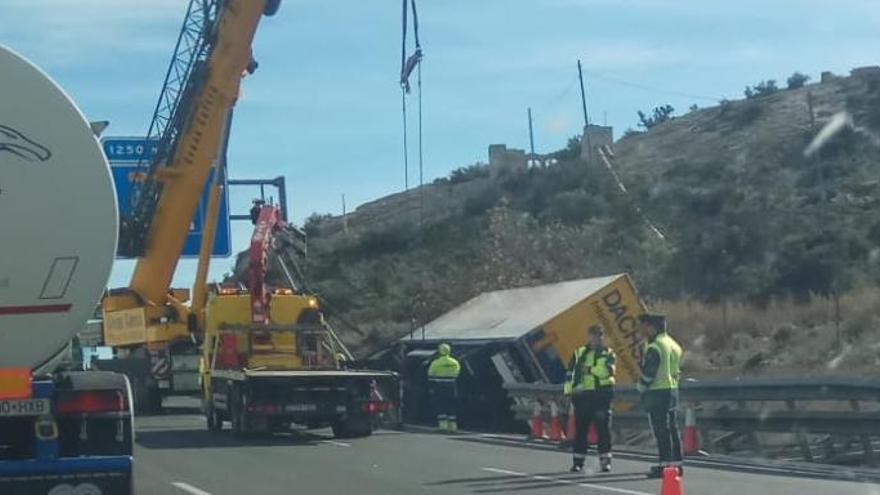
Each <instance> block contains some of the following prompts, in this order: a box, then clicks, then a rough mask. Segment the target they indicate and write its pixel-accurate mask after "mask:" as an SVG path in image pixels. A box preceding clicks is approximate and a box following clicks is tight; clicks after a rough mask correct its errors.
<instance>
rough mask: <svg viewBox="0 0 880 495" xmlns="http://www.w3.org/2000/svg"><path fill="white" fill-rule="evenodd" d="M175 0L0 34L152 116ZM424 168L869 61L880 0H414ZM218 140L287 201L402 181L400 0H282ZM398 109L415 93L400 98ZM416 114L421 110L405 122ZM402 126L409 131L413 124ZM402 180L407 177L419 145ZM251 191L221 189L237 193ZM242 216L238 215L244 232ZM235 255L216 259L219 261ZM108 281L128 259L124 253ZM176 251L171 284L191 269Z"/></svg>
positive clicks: (97, 112)
mask: <svg viewBox="0 0 880 495" xmlns="http://www.w3.org/2000/svg"><path fill="white" fill-rule="evenodd" d="M185 6H186V0H113V1H111V0H76V1H72V0H2V4H0V14H2V18H3V20H4V22H2V23H0V43H2V44H4V45H7V46H10V47H12V48H14V49H15V50H17V51H19V52H21V53H22V54H24V55H25V56H27V57H29V58H30V59H32V60H33V61H34V62H36V63H37V64H38V65H40V66H41V67H43V68H44V69H45V70H46V71H47V72H48V73H49V74H51V75H52V76H53V77H54V78H55V79H56V80H57V81H58V82H59V83H60V84H61V85H62V86H64V87H65V88H66V90H67V91H68V92H69V93H70V94H71V95H72V96H73V98H74V99H75V100H76V101H77V102H78V103H79V105H80V106H81V107H82V109H83V111H84V112H85V113H86V115H87V116H88V117H89V118H91V119H93V120H103V119H107V120H110V121H111V123H112V125H111V127H110V128H109V129H108V131H107V134H108V135H138V134H142V133H144V132H145V130H146V126H147V125H148V123H149V118H150V115H151V111H152V109H153V106H154V104H155V99H156V97H157V95H158V91H159V89H160V85H161V83H162V78H163V76H164V71H165V69H166V67H167V63H168V58H169V57H170V53H171V50H172V48H173V44H174V42H175V40H176V36H177V32H178V29H179V26H180V22H181V19H182V16H183V13H184V10H185ZM419 8H420V12H419V14H420V17H421V34H422V44H423V47H424V51H425V62H424V67H423V79H424V93H423V98H424V140H425V148H424V149H425V176H426V180H431V179H433V178H435V177H438V176H443V175H447V174H448V173H449V171H450V170H452V169H454V168H457V167H459V166H463V165H468V164H471V163H474V162H476V161H484V160H485V159H486V149H487V146H488V145H489V144H491V143H507V144H508V145H510V146H516V147H521V148H527V147H528V131H527V121H526V108H527V107H529V106H531V107H532V108H533V112H534V115H535V140H536V147H537V149H538V151H539V152H545V151H552V150H555V149H558V148H560V147H562V146H563V145H564V144H565V141H566V139H567V138H568V137H569V136H571V135H574V134H576V133H578V132H579V129H580V126H581V124H582V117H581V115H580V101H579V96H578V92H577V87H576V79H575V78H576V60H577V59H578V58H581V59H582V60H583V64H584V68H585V70H586V79H587V80H586V84H587V93H588V107H589V111H590V113H591V119H592V120H593V121H594V122H599V123H602V122H604V121H605V120H606V119H607V123H608V124H611V125H613V126H614V127H615V135H616V136H619V135H620V134H621V133H622V132H623V131H624V130H625V129H626V128H627V127H635V124H636V121H637V117H636V111H637V110H639V109H650V108H652V107H654V106H657V105H660V104H666V103H669V104H671V105H673V106H674V107H675V108H676V109H678V110H679V111H685V110H686V109H687V108H688V107H689V106H690V105H691V104H694V103H696V104H698V105H700V106H708V105H711V104H712V99H721V98H731V99H732V98H739V97H741V95H742V90H743V87H744V86H745V85H746V84H749V83H754V82H757V81H759V80H761V79H767V78H775V79H777V80H779V81H780V82H782V83H783V84H784V80H785V78H786V77H787V76H788V75H789V74H791V73H792V72H794V71H795V70H799V71H802V72H805V73H807V74H809V75H811V76H812V77H813V78H814V79H817V78H818V75H819V73H820V72H821V71H822V70H832V71H834V72H837V73H846V72H847V71H848V70H849V69H850V68H852V67H854V66H860V65H872V64H878V63H880V9H878V8H877V4H876V0H836V1H834V2H830V1H826V0H763V1H759V0H739V1H721V0H713V1H706V0H667V1H661V0H540V1H535V0H480V1H479V2H472V1H469V2H465V1H460V0H459V1H453V0H429V1H425V0H422V1H420V2H419ZM254 53H255V56H256V58H257V60H258V61H259V62H260V64H261V65H260V69H259V70H258V71H257V73H256V74H254V76H252V77H250V78H248V79H247V80H246V81H245V82H244V86H243V94H242V96H241V99H240V101H239V103H238V106H237V107H236V115H235V122H234V124H233V131H232V132H233V134H232V137H231V142H230V152H229V156H230V176H232V177H235V178H258V177H274V176H277V175H281V174H283V175H285V176H286V177H287V179H288V188H289V196H290V198H289V199H290V205H291V209H292V212H291V213H292V215H293V218H294V219H296V220H297V221H301V220H302V219H303V218H304V217H306V216H308V215H309V214H310V213H312V212H314V211H318V212H331V213H339V212H340V210H341V200H340V197H341V195H342V194H343V193H344V194H345V195H346V198H347V202H348V205H349V208H352V207H353V206H356V205H358V204H360V203H363V202H366V201H369V200H372V199H375V198H377V197H380V196H383V195H385V194H388V193H391V192H394V191H398V190H400V189H402V188H403V160H402V140H401V115H400V110H401V108H400V89H399V87H398V85H397V76H398V71H399V63H400V60H399V57H400V2H399V0H384V1H379V0H359V1H355V0H347V1H336V2H333V1H328V0H299V1H293V0H284V1H283V2H282V7H281V10H280V11H279V13H278V14H277V15H276V16H275V17H272V18H267V19H265V20H264V22H263V24H262V27H261V29H260V31H259V32H258V33H257V39H256V42H255V46H254ZM410 108H411V109H412V110H414V109H415V100H414V99H411V105H410ZM411 124H412V127H411V129H412V130H413V133H414V129H415V121H414V120H413V121H412V122H411ZM411 135H414V134H411ZM410 163H411V166H412V167H413V168H412V169H411V172H410V177H411V180H412V178H413V177H415V176H416V174H417V170H416V169H415V166H414V164H415V157H414V156H413V157H412V158H411V160H410ZM249 200H250V192H240V193H238V194H234V195H233V197H232V203H233V207H234V208H235V207H238V208H243V207H246V205H247V204H248V203H249ZM249 231H250V226H249V225H239V226H237V227H235V228H234V230H233V239H234V247H235V248H236V249H241V248H244V247H245V246H246V245H247V239H248V236H249ZM230 264H231V262H230V261H228V260H224V259H219V260H216V261H215V263H214V268H213V270H212V273H213V274H214V275H220V274H222V273H223V272H224V271H226V270H228V268H229V266H230ZM118 265H119V266H118V267H117V269H116V270H115V271H114V275H113V280H112V281H111V283H112V284H114V285H119V284H124V283H125V280H126V277H127V274H128V271H129V270H130V264H129V263H119V264H118ZM192 265H193V264H192V263H191V262H184V263H183V264H182V265H181V267H180V270H179V274H178V277H176V283H177V284H182V285H187V284H189V283H190V281H191V278H192V273H193V266H192Z"/></svg>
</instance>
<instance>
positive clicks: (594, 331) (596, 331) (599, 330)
mask: <svg viewBox="0 0 880 495" xmlns="http://www.w3.org/2000/svg"><path fill="white" fill-rule="evenodd" d="M587 332H589V334H590V335H605V327H603V326H602V325H590V327H589V328H587Z"/></svg>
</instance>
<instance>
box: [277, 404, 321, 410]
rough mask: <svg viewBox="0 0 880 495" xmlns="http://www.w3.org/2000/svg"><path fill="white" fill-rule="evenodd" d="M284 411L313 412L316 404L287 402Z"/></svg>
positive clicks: (316, 408) (316, 407)
mask: <svg viewBox="0 0 880 495" xmlns="http://www.w3.org/2000/svg"><path fill="white" fill-rule="evenodd" d="M284 410H285V411H286V412H314V411H317V410H318V406H317V405H316V404H288V405H287V406H285V407H284Z"/></svg>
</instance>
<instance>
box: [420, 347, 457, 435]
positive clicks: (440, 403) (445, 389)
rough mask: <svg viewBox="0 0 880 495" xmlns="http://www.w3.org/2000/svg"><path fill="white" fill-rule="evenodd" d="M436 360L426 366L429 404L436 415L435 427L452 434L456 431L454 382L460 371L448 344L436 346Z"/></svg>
mask: <svg viewBox="0 0 880 495" xmlns="http://www.w3.org/2000/svg"><path fill="white" fill-rule="evenodd" d="M437 354H438V356H437V358H436V359H434V360H433V361H431V365H430V366H428V386H429V392H430V394H431V404H432V406H433V409H434V412H435V413H436V414H437V426H438V427H439V428H440V431H448V432H454V431H456V430H457V429H458V420H457V418H456V414H455V410H456V395H457V394H456V387H455V381H456V379H457V378H458V373H459V372H460V371H461V365H460V364H459V363H458V360H456V359H455V358H454V357H452V347H450V346H449V344H445V343H444V344H440V345H439V346H437Z"/></svg>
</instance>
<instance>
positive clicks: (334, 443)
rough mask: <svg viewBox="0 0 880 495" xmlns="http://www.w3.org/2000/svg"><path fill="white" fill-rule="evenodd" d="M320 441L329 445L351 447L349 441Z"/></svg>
mask: <svg viewBox="0 0 880 495" xmlns="http://www.w3.org/2000/svg"><path fill="white" fill-rule="evenodd" d="M321 443H329V444H330V445H335V446H337V447H351V444H350V443H345V442H337V441H336V440H321Z"/></svg>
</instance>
